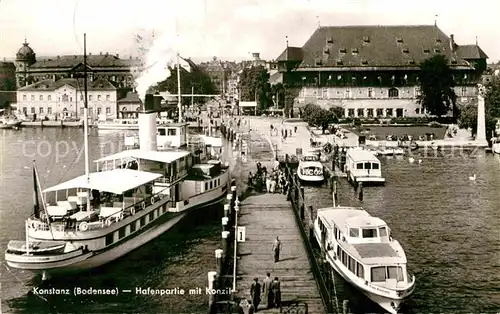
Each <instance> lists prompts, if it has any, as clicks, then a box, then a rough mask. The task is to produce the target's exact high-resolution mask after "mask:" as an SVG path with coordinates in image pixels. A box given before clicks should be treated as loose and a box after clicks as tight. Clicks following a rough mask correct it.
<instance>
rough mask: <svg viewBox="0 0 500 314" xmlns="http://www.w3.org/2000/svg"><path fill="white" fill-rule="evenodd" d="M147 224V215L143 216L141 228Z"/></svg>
mask: <svg viewBox="0 0 500 314" xmlns="http://www.w3.org/2000/svg"><path fill="white" fill-rule="evenodd" d="M145 225H146V217H141V228H142V227H144V226H145Z"/></svg>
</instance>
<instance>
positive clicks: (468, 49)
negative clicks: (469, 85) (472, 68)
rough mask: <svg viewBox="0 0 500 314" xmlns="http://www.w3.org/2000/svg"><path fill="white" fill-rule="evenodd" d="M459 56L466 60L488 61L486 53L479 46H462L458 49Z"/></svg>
mask: <svg viewBox="0 0 500 314" xmlns="http://www.w3.org/2000/svg"><path fill="white" fill-rule="evenodd" d="M457 56H458V57H459V58H461V59H464V60H470V59H488V56H487V55H486V53H485V52H484V51H483V50H482V49H481V47H479V46H478V45H462V46H458V47H457Z"/></svg>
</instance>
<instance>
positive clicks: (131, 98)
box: [117, 92, 142, 104]
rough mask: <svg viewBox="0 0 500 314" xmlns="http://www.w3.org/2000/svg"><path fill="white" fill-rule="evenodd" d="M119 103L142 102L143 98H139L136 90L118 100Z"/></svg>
mask: <svg viewBox="0 0 500 314" xmlns="http://www.w3.org/2000/svg"><path fill="white" fill-rule="evenodd" d="M117 103H119V104H124V103H127V104H142V101H141V99H140V98H139V95H138V94H137V93H134V92H127V96H125V97H124V98H122V99H120V100H118V101H117Z"/></svg>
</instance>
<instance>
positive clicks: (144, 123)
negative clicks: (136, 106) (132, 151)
mask: <svg viewBox="0 0 500 314" xmlns="http://www.w3.org/2000/svg"><path fill="white" fill-rule="evenodd" d="M139 147H140V150H142V151H155V150H156V149H157V144H156V112H155V110H154V96H153V95H151V94H146V96H145V97H144V110H143V111H142V112H140V113H139Z"/></svg>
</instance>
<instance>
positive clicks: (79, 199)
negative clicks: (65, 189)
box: [68, 196, 87, 206]
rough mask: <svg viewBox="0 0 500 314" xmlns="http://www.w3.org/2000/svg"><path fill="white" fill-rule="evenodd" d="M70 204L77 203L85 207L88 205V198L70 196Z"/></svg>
mask: <svg viewBox="0 0 500 314" xmlns="http://www.w3.org/2000/svg"><path fill="white" fill-rule="evenodd" d="M68 202H75V203H76V205H78V206H83V205H86V204H87V198H86V197H80V196H68Z"/></svg>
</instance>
